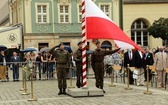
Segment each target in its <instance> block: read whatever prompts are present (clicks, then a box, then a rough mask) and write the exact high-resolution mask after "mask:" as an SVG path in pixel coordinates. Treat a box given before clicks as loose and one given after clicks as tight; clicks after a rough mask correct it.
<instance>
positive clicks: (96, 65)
mask: <svg viewBox="0 0 168 105" xmlns="http://www.w3.org/2000/svg"><path fill="white" fill-rule="evenodd" d="M96 46H97V48H96V49H95V51H94V52H93V53H92V55H91V65H92V68H93V71H94V74H95V79H96V87H97V88H100V89H103V78H104V63H103V60H104V56H106V55H109V54H113V53H115V52H117V51H119V50H120V48H119V49H116V50H113V51H112V50H109V51H108V50H103V49H101V43H100V42H99V41H98V42H96ZM103 92H104V93H105V91H104V90H103Z"/></svg>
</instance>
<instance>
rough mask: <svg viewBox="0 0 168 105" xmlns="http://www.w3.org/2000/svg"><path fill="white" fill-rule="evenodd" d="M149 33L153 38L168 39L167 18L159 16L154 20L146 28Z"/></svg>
mask: <svg viewBox="0 0 168 105" xmlns="http://www.w3.org/2000/svg"><path fill="white" fill-rule="evenodd" d="M148 32H149V35H152V36H153V37H154V38H161V39H163V40H168V18H160V19H159V20H155V21H154V22H153V24H152V26H150V27H149V28H148Z"/></svg>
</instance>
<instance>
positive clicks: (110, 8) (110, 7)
mask: <svg viewBox="0 0 168 105" xmlns="http://www.w3.org/2000/svg"><path fill="white" fill-rule="evenodd" d="M103 5H104V6H105V5H108V6H109V12H108V13H109V14H108V15H109V16H108V17H109V18H111V11H112V5H111V3H110V2H109V3H99V8H100V9H101V6H103ZM101 10H102V9H101ZM102 11H103V10H102ZM103 12H104V13H105V14H106V12H105V11H103ZM106 15H107V14H106Z"/></svg>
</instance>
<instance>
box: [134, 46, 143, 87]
mask: <svg viewBox="0 0 168 105" xmlns="http://www.w3.org/2000/svg"><path fill="white" fill-rule="evenodd" d="M138 46H139V48H140V49H142V50H143V48H142V47H141V45H138ZM144 56H145V55H144V53H143V52H142V51H140V50H136V51H135V67H136V70H137V71H138V77H137V86H143V85H145V84H144V80H145V79H144V66H145V64H144Z"/></svg>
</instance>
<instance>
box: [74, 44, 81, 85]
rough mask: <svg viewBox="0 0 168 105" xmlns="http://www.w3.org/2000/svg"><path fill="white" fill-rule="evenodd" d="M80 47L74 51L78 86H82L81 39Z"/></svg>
mask: <svg viewBox="0 0 168 105" xmlns="http://www.w3.org/2000/svg"><path fill="white" fill-rule="evenodd" d="M77 45H78V47H79V48H78V49H77V50H76V52H75V53H74V61H75V63H76V76H77V81H76V86H77V87H78V88H80V87H82V82H81V77H82V41H80V42H79V43H78V44H77Z"/></svg>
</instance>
